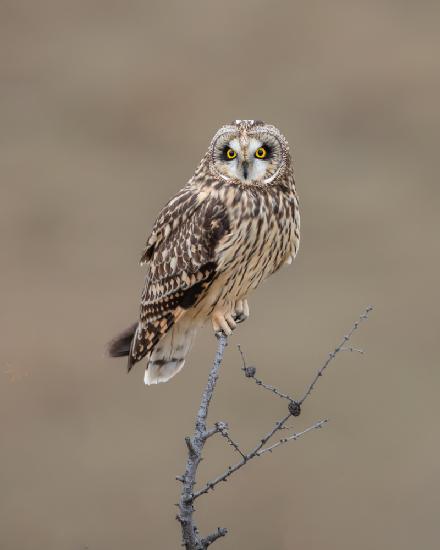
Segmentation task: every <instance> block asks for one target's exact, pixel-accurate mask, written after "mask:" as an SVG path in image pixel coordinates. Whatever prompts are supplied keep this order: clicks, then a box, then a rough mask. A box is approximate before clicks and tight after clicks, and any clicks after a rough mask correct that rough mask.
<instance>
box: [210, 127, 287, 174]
mask: <svg viewBox="0 0 440 550" xmlns="http://www.w3.org/2000/svg"><path fill="white" fill-rule="evenodd" d="M287 153H288V145H287V142H286V140H285V138H284V137H283V136H282V134H281V133H280V132H279V130H277V128H275V127H274V126H271V125H269V124H265V123H264V122H262V121H259V120H257V121H255V120H236V121H235V122H233V123H232V124H229V125H227V126H223V127H222V128H220V130H219V131H218V132H217V134H216V135H215V136H214V139H213V140H212V143H211V148H210V155H211V167H212V169H213V171H214V172H217V174H218V175H219V176H220V177H222V178H223V179H225V180H231V181H235V182H240V183H244V184H253V183H259V184H269V183H271V182H272V181H273V180H274V179H275V178H276V177H277V176H278V175H279V174H280V173H281V172H282V171H283V170H284V167H285V164H286V161H287V157H288V154H287Z"/></svg>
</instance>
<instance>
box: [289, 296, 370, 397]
mask: <svg viewBox="0 0 440 550" xmlns="http://www.w3.org/2000/svg"><path fill="white" fill-rule="evenodd" d="M372 309H373V307H372V306H368V307H367V309H366V310H365V311H364V313H363V314H362V315H361V316H360V317H359V320H358V321H356V322H355V323H354V325H353V326H352V327H351V329H350V332H349V333H348V334H346V335H345V336H344V337H343V339H342V341H341V343H340V344H339V345H338V346H336V347H335V349H334V350H333V351H332V352H331V353H329V356H328V357H327V360H326V361H325V363H324V364H323V366H322V367H321V368H320V369H319V370H318V372H317V373H316V376H315V378H314V379H313V380H312V383H311V384H310V386H309V387H308V388H307V391H306V393H305V394H304V395H303V397H302V398H301V399H300V400H299V401H298V403H299V404H300V405H302V404H303V403H304V401H305V400H306V399H307V397H309V395H310V394H311V393H312V391H313V389H314V387H315V384H316V382H317V381H318V379H319V378H320V377H321V376H322V375H323V374H324V371H325V369H326V368H327V367H328V366H329V365H330V363H331V362H332V361H333V359H334V358H335V357H336V355H337V354H338V353H339V352H340V351H342V350H343V349H344V347H345V344H347V342H348V341H349V340H350V338H351V337H352V336H353V333H354V332H355V331H356V330H357V329H358V328H359V325H360V324H361V323H362V321H365V320H366V319H368V314H369V313H370V311H372Z"/></svg>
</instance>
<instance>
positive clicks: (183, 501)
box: [177, 334, 228, 550]
mask: <svg viewBox="0 0 440 550" xmlns="http://www.w3.org/2000/svg"><path fill="white" fill-rule="evenodd" d="M227 344H228V342H227V338H226V336H225V335H224V334H219V335H218V347H217V353H216V356H215V359H214V363H213V365H212V368H211V372H210V373H209V376H208V383H207V385H206V388H205V390H204V392H203V394H202V400H201V403H200V408H199V411H198V413H197V417H196V425H195V433H194V436H193V437H186V438H185V442H186V445H187V447H188V458H187V461H186V468H185V473H184V474H183V476H182V480H183V481H182V483H183V487H182V493H181V496H180V500H179V504H178V506H179V513H178V515H177V519H178V520H179V522H180V525H181V528H182V540H183V545H184V546H185V548H186V550H204V549H205V548H207V547H208V546H209V545H210V544H212V542H214V541H215V540H217V538H219V537H222V536H225V535H226V530H225V529H218V531H217V533H214V534H211V535H209V536H208V537H206V538H205V539H201V538H200V536H199V534H198V530H197V527H196V525H195V523H194V520H193V512H194V507H193V502H194V497H193V488H194V485H195V483H196V474H197V468H198V466H199V463H200V461H201V459H202V451H203V447H204V445H205V442H206V440H207V438H208V437H209V436H210V435H213V434H214V433H215V432H212V430H210V431H207V430H206V419H207V416H208V409H209V404H210V402H211V399H212V394H213V393H214V389H215V385H216V383H217V379H218V372H219V370H220V366H221V363H222V360H223V355H224V352H225V349H226V346H227Z"/></svg>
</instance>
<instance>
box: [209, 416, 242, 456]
mask: <svg viewBox="0 0 440 550" xmlns="http://www.w3.org/2000/svg"><path fill="white" fill-rule="evenodd" d="M216 426H217V427H218V431H219V433H220V434H221V435H222V437H224V438H225V439H226V441H227V442H228V443H229V445H230V446H231V447H233V448H234V449H235V450H236V451H237V453H239V454H241V456H242V458H245V454H244V453H243V452H242V451H241V449H240V447H239V446H238V445H237V443H235V441H233V440H232V439H231V437H230V435H229V432H228V425H227V424H225V423H224V422H217V424H216Z"/></svg>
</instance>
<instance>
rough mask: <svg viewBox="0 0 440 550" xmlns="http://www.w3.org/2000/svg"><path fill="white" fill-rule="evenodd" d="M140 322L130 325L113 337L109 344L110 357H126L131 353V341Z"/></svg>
mask: <svg viewBox="0 0 440 550" xmlns="http://www.w3.org/2000/svg"><path fill="white" fill-rule="evenodd" d="M137 326H138V323H134V324H133V325H130V326H129V327H128V328H127V329H125V330H124V331H123V332H121V334H119V335H118V336H116V338H113V340H112V341H111V342H110V343H109V345H108V353H109V355H110V357H124V356H126V355H129V354H130V347H131V342H132V340H133V338H134V333H135V332H136V329H137Z"/></svg>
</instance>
